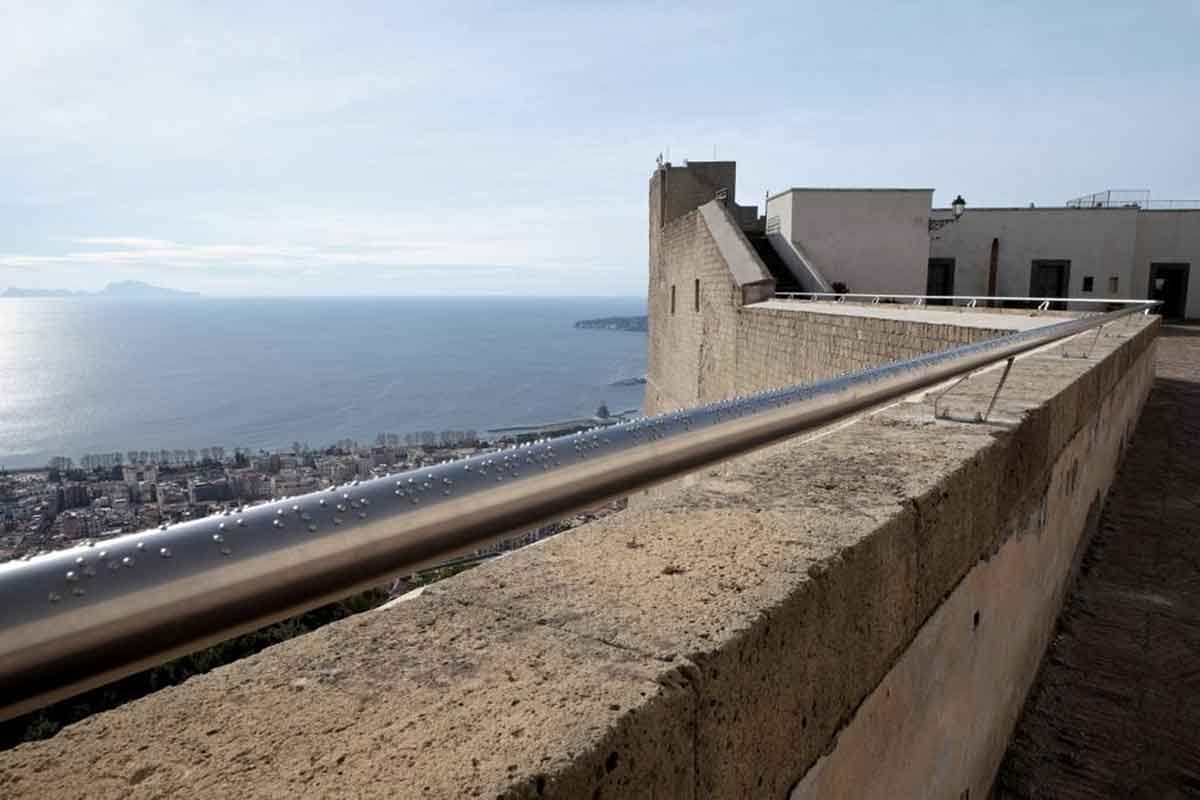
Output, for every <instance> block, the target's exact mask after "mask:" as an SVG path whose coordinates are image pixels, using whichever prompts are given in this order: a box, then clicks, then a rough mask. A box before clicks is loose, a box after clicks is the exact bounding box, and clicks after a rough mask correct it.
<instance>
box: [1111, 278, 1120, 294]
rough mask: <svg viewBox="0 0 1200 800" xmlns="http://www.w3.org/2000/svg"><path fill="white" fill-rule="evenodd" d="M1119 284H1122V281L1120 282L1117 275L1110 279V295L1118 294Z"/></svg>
mask: <svg viewBox="0 0 1200 800" xmlns="http://www.w3.org/2000/svg"><path fill="white" fill-rule="evenodd" d="M1119 284H1120V281H1118V280H1117V276H1116V275H1113V276H1111V277H1110V278H1109V279H1108V293H1109V294H1116V293H1117V286H1118V285H1119Z"/></svg>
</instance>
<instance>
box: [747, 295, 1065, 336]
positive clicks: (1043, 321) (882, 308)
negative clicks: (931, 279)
mask: <svg viewBox="0 0 1200 800" xmlns="http://www.w3.org/2000/svg"><path fill="white" fill-rule="evenodd" d="M753 307H754V308H769V309H773V310H776V311H806V312H808V313H810V314H833V315H836V316H839V317H865V318H868V319H894V320H900V321H903V322H924V323H933V324H936V325H958V326H960V327H964V328H984V329H987V330H1012V331H1027V330H1030V329H1031V328H1042V327H1045V326H1046V325H1053V324H1054V323H1056V322H1063V321H1065V320H1068V319H1071V318H1072V316H1071V315H1067V314H1064V313H1060V312H1055V311H1044V312H1040V313H1037V314H1035V313H1033V312H1032V311H1030V310H1028V309H1000V308H979V309H971V308H967V307H966V306H914V305H912V304H911V303H878V304H875V303H837V302H833V301H831V300H822V301H812V300H790V299H784V298H780V297H776V298H774V299H771V300H764V301H763V302H761V303H755V304H754V306H753Z"/></svg>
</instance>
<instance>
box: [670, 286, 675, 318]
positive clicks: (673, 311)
mask: <svg viewBox="0 0 1200 800" xmlns="http://www.w3.org/2000/svg"><path fill="white" fill-rule="evenodd" d="M671 316H675V284H673V283H672V284H671Z"/></svg>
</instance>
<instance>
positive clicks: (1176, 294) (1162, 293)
mask: <svg viewBox="0 0 1200 800" xmlns="http://www.w3.org/2000/svg"><path fill="white" fill-rule="evenodd" d="M1190 271H1191V264H1151V265H1150V291H1149V292H1148V293H1147V295H1146V296H1147V297H1149V298H1150V299H1151V300H1161V301H1162V305H1161V306H1159V307H1158V309H1157V313H1159V314H1162V317H1163V319H1180V318H1182V317H1184V316H1185V315H1186V313H1187V290H1188V273H1189V272H1190Z"/></svg>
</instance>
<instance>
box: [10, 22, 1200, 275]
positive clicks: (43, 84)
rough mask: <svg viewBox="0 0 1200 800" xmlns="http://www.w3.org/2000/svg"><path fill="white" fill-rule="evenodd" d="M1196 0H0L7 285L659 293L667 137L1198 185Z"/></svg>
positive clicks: (865, 167) (983, 184)
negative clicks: (654, 289) (652, 194)
mask: <svg viewBox="0 0 1200 800" xmlns="http://www.w3.org/2000/svg"><path fill="white" fill-rule="evenodd" d="M1198 41H1200V2H1174V3H1170V2H1163V3H1157V2H1144V3H1143V2H1139V3H1134V2H1128V1H1127V0H1122V1H1121V2H1113V3H1108V2H1095V1H1093V2H1085V3H1075V2H1055V3H1046V2H1044V1H1043V2H1037V3H1032V2H1031V3H1025V2H1010V3H995V2H989V3H974V2H969V1H968V0H959V1H958V2H947V3H923V2H911V3H888V4H878V5H867V4H857V3H829V2H824V3H820V4H810V3H804V2H796V1H795V0H792V1H790V2H781V3H773V4H755V3H734V2H725V3H719V4H706V3H700V2H688V3H680V4H667V3H649V2H645V1H644V0H642V2H630V3H619V2H618V3H587V2H569V1H568V2H563V1H560V2H544V3H543V2H527V1H526V0H508V1H507V2H503V3H473V2H467V1H465V0H458V1H456V2H453V3H430V2H421V3H414V4H408V3H404V2H379V3H356V2H327V3H320V4H317V3H305V2H299V1H298V0H289V1H288V2H280V3H272V2H254V3H245V2H236V3H233V2H231V3H223V2H193V3H186V4H185V3H170V2H165V1H162V0H156V1H155V2H145V3H138V2H122V0H105V2H96V3H91V2H78V3H65V2H54V0H42V1H40V2H29V0H0V116H2V121H0V288H3V287H5V286H10V285H11V286H20V287H35V288H69V289H98V288H100V287H102V286H104V285H105V284H106V283H108V282H109V281H116V280H144V281H148V282H151V283H156V284H160V285H164V286H169V287H173V288H177V289H187V290H193V291H200V292H203V293H205V294H212V295H233V296H237V295H421V294H424V295H430V294H432V295H439V294H472V295H481V294H515V295H641V294H644V293H645V288H646V259H647V253H646V248H647V244H646V243H647V230H646V203H647V181H648V179H649V177H650V175H651V173H652V171H653V169H654V164H655V158H656V157H657V156H658V154H659V153H663V154H664V155H667V154H669V157H670V159H671V160H672V161H673V162H675V163H679V162H680V161H682V160H683V159H685V158H686V159H691V160H694V161H701V160H708V159H711V158H713V156H714V153H715V155H716V157H717V158H720V159H734V160H736V161H737V162H738V186H737V195H738V201H739V202H740V203H742V204H749V203H757V202H761V198H762V196H763V194H764V192H766V191H778V190H781V189H784V188H787V187H790V186H913V187H933V188H935V190H936V193H935V195H934V202H935V204H937V205H946V204H948V203H949V202H950V200H951V199H952V198H953V197H954V195H956V194H958V193H962V194H963V196H964V197H965V198H966V199H967V202H968V204H973V205H977V206H980V205H983V206H987V205H1025V204H1027V203H1030V202H1036V203H1038V204H1039V205H1042V204H1061V203H1063V202H1064V201H1065V200H1067V199H1069V198H1071V197H1074V196H1077V195H1082V194H1086V193H1089V192H1094V191H1099V190H1103V189H1107V188H1122V189H1125V188H1138V189H1141V188H1148V189H1150V190H1151V191H1152V192H1153V195H1152V196H1153V197H1154V198H1155V199H1159V198H1161V199H1198V198H1200V49H1198V48H1197V42H1198Z"/></svg>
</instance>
